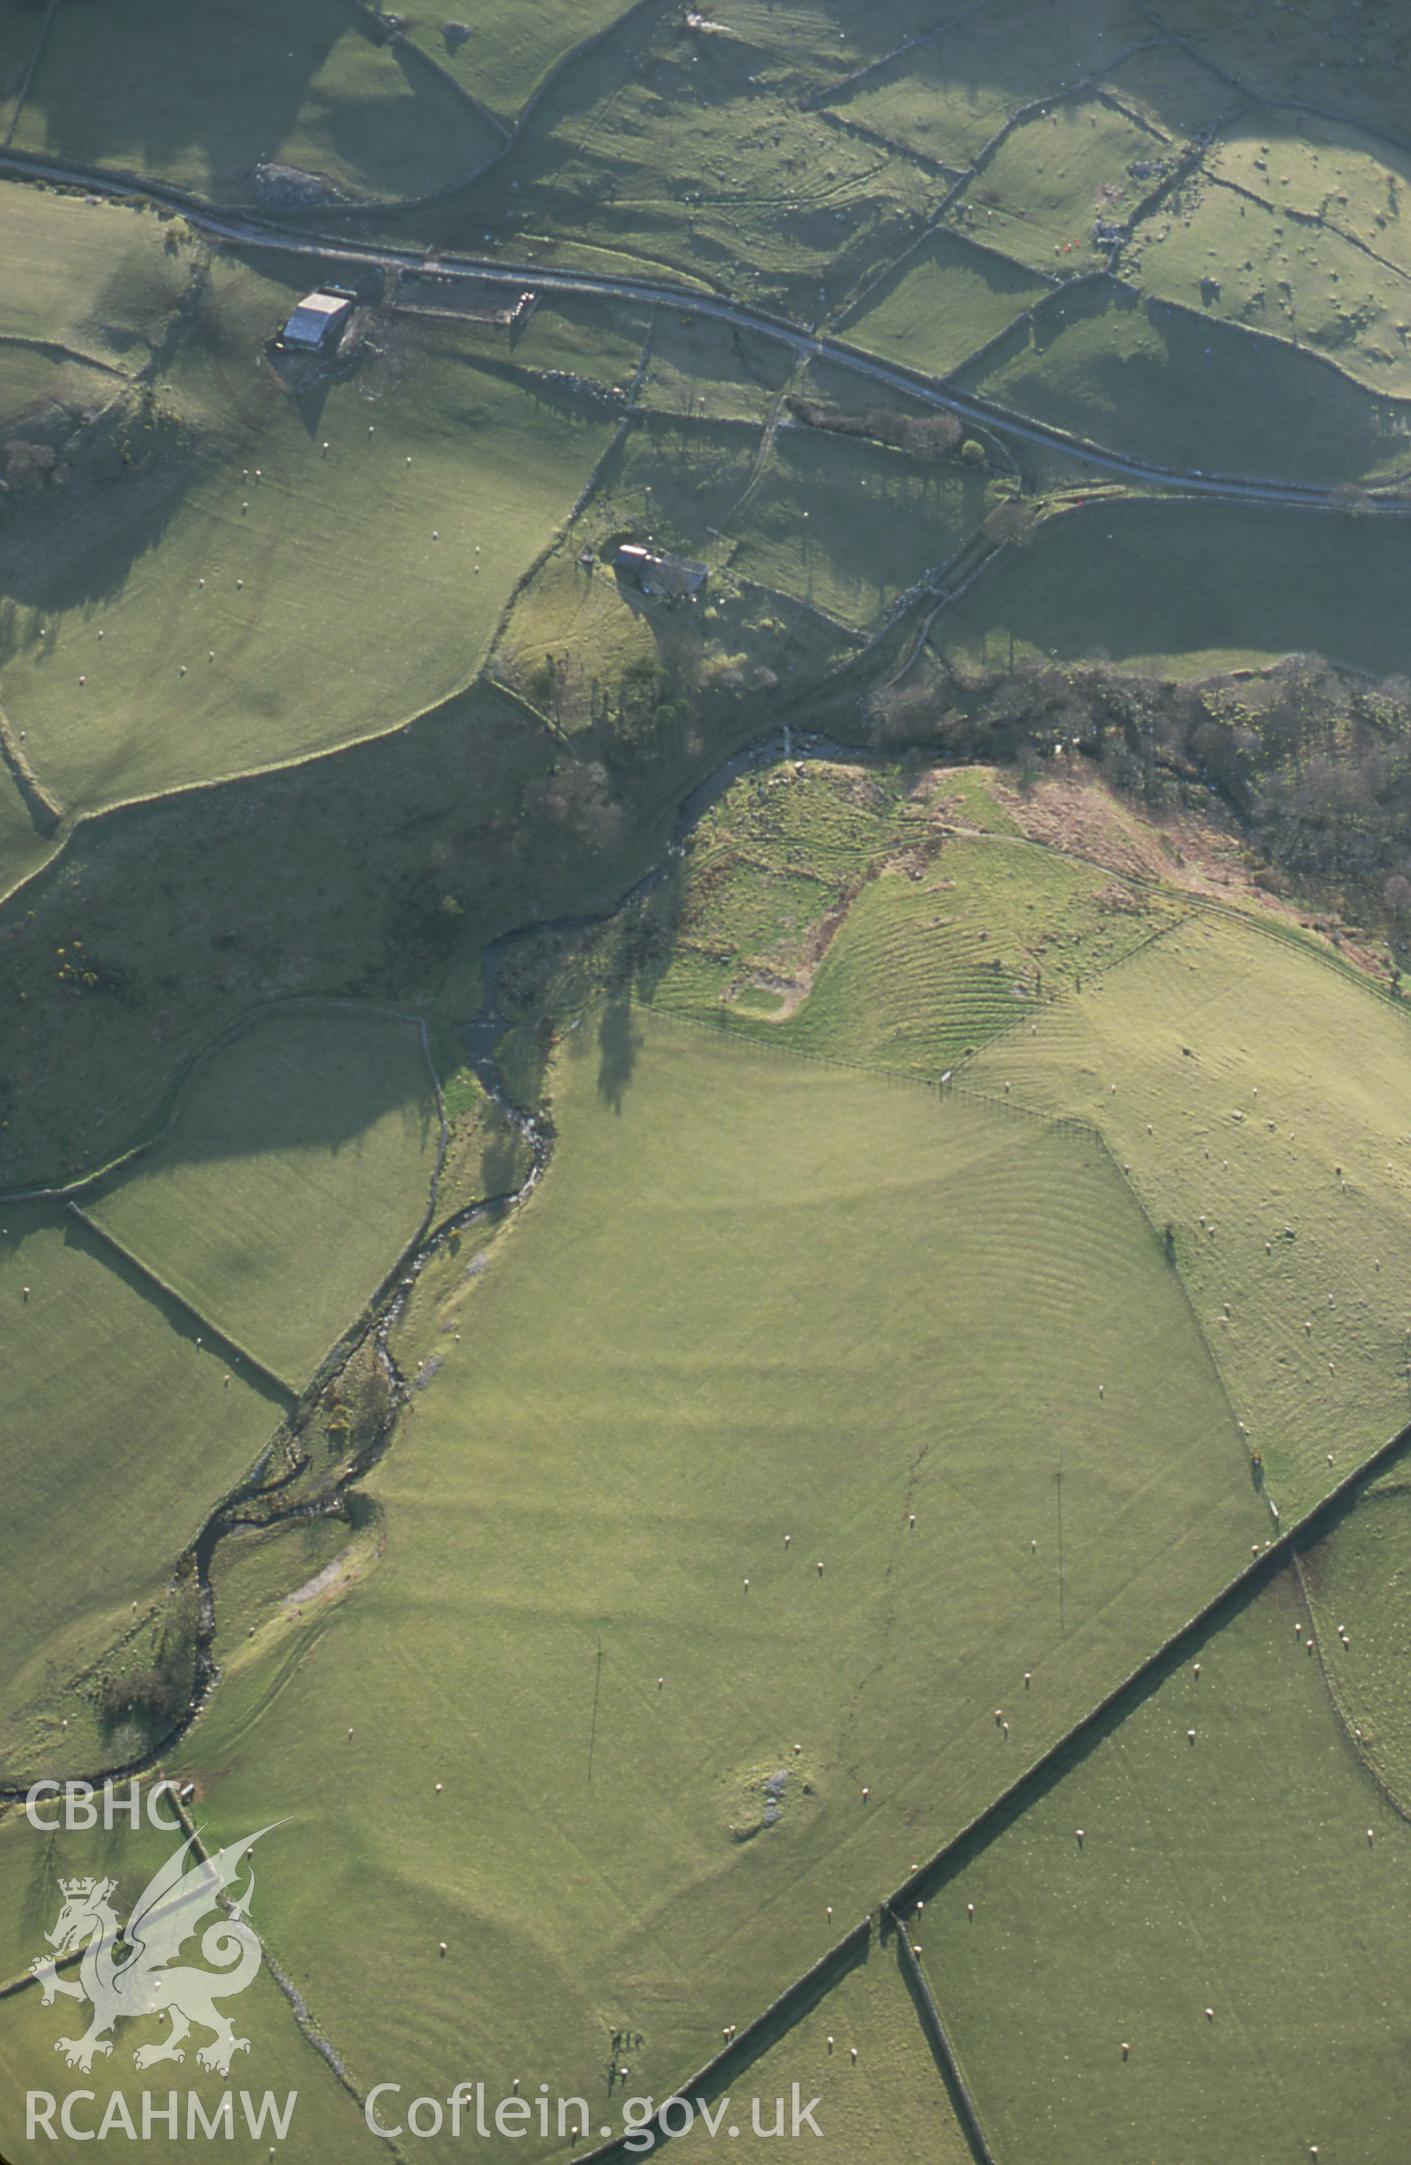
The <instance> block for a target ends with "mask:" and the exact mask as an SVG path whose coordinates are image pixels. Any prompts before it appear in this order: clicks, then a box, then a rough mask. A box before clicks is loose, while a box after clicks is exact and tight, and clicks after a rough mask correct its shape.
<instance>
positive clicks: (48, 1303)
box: [0, 1203, 284, 1782]
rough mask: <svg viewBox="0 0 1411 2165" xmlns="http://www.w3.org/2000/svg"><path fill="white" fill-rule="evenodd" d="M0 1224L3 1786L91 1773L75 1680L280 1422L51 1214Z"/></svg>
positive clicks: (209, 1350) (102, 1750)
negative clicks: (61, 1770)
mask: <svg viewBox="0 0 1411 2165" xmlns="http://www.w3.org/2000/svg"><path fill="white" fill-rule="evenodd" d="M0 1214H3V1217H4V1221H5V1223H4V1229H3V1232H0V1305H3V1309H4V1313H5V1325H4V1337H3V1346H4V1351H3V1356H0V1374H3V1379H4V1397H5V1423H4V1431H3V1442H0V1472H3V1479H4V1485H5V1493H6V1497H7V1508H6V1510H5V1513H4V1515H3V1519H0V1602H2V1603H3V1618H0V1622H2V1623H3V1638H4V1644H5V1649H6V1660H5V1673H4V1692H3V1700H0V1762H3V1776H0V1778H3V1779H4V1780H5V1781H6V1782H11V1781H15V1780H17V1779H24V1780H28V1779H30V1778H31V1777H32V1776H33V1775H34V1774H35V1773H37V1772H43V1771H46V1770H47V1768H48V1766H49V1765H51V1764H52V1763H53V1762H54V1760H55V1759H58V1760H60V1761H61V1762H64V1763H69V1764H72V1763H74V1762H75V1761H77V1762H79V1763H82V1764H85V1765H91V1764H93V1763H94V1762H95V1761H96V1760H98V1759H100V1758H101V1757H105V1756H107V1753H108V1751H109V1750H110V1745H109V1744H105V1742H104V1741H103V1740H101V1739H100V1737H99V1733H98V1726H97V1711H96V1708H95V1705H94V1703H93V1701H92V1698H91V1696H90V1694H89V1693H88V1692H87V1691H86V1690H85V1688H84V1682H85V1680H87V1681H88V1682H90V1683H91V1680H92V1675H93V1671H94V1667H95V1664H99V1663H101V1662H102V1660H103V1658H104V1657H105V1656H106V1655H107V1653H108V1650H109V1649H110V1648H111V1647H112V1646H113V1645H114V1644H115V1642H117V1641H118V1640H119V1639H120V1638H122V1637H123V1636H124V1635H125V1634H127V1633H129V1632H131V1631H133V1630H134V1629H136V1628H137V1627H138V1626H139V1625H140V1626H141V1627H142V1628H143V1629H145V1628H146V1626H147V1624H148V1622H149V1620H150V1618H151V1616H152V1615H153V1613H154V1612H155V1611H157V1610H159V1609H160V1608H161V1606H162V1604H163V1602H164V1600H165V1589H166V1584H167V1580H168V1578H169V1576H170V1573H171V1569H172V1566H173V1564H174V1563H175V1561H176V1558H177V1556H178V1554H179V1553H180V1551H181V1550H183V1549H184V1548H185V1547H186V1546H187V1544H188V1543H189V1542H190V1541H192V1540H193V1539H194V1538H195V1536H196V1534H197V1532H198V1531H199V1529H200V1526H201V1522H202V1520H203V1519H204V1518H205V1517H206V1514H207V1513H208V1512H209V1511H210V1510H211V1508H212V1507H213V1505H214V1504H215V1503H216V1502H217V1501H218V1500H219V1499H220V1497H221V1496H223V1495H224V1494H225V1493H226V1491H227V1490H228V1489H230V1488H232V1487H234V1485H235V1484H236V1482H237V1481H239V1480H240V1478H241V1477H242V1476H243V1475H244V1474H245V1473H246V1472H247V1471H248V1469H249V1468H250V1467H251V1466H252V1465H253V1464H254V1462H255V1460H256V1459H257V1458H258V1457H259V1455H260V1453H261V1451H262V1450H263V1449H264V1447H265V1445H266V1443H267V1442H268V1441H269V1438H270V1436H271V1434H272V1433H273V1431H274V1429H275V1428H276V1427H277V1425H278V1423H279V1420H280V1416H281V1414H282V1413H283V1411H284V1407H283V1404H282V1403H281V1401H280V1399H279V1398H278V1396H277V1394H274V1393H271V1392H270V1391H269V1390H268V1389H267V1388H265V1387H264V1386H263V1385H262V1384H261V1383H260V1382H259V1381H258V1379H256V1378H254V1377H252V1376H251V1375H250V1374H249V1372H248V1370H245V1369H242V1367H241V1364H239V1363H238V1362H237V1363H231V1362H230V1361H229V1360H227V1358H226V1357H225V1355H224V1354H223V1353H222V1352H221V1351H220V1350H219V1349H218V1348H216V1347H214V1346H212V1345H210V1344H207V1345H206V1346H204V1347H201V1346H198V1344H197V1342H196V1341H197V1337H198V1335H199V1326H198V1325H196V1324H194V1323H193V1322H192V1320H191V1318H190V1317H189V1316H187V1315H185V1314H183V1313H182V1312H181V1311H180V1310H179V1309H178V1308H177V1307H176V1304H175V1303H163V1302H162V1301H161V1300H160V1299H158V1298H156V1297H155V1296H154V1295H153V1293H152V1292H151V1290H150V1289H149V1288H148V1287H146V1286H145V1285H143V1284H142V1283H141V1282H140V1281H139V1280H138V1279H137V1278H136V1277H135V1276H134V1275H133V1274H131V1273H127V1272H124V1271H122V1270H121V1269H120V1268H119V1267H117V1266H115V1264H114V1263H113V1261H112V1260H111V1259H110V1258H109V1257H108V1256H107V1255H105V1253H104V1252H103V1250H102V1249H101V1248H100V1247H99V1246H98V1244H97V1243H96V1242H95V1241H94V1240H93V1238H92V1236H91V1235H89V1234H87V1233H86V1232H85V1231H84V1229H83V1228H82V1227H81V1226H80V1225H78V1224H76V1223H75V1222H74V1220H72V1219H71V1218H69V1217H67V1216H66V1215H65V1213H64V1212H63V1211H62V1210H60V1209H59V1208H57V1207H53V1206H43V1207H41V1206H37V1205H20V1204H16V1203H6V1204H4V1205H3V1206H0ZM26 1288H27V1289H28V1291H27V1292H26ZM41 1527H42V1529H43V1539H42V1540H40V1539H38V1538H37V1534H36V1529H38V1528H41ZM61 1724H66V1725H67V1727H66V1729H65V1728H63V1727H61ZM132 1741H133V1740H132V1739H130V1738H129V1739H127V1740H126V1743H127V1745H128V1747H129V1748H130V1746H131V1743H132ZM70 1755H72V1757H71V1756H70ZM118 1756H119V1757H121V1756H123V1753H122V1751H121V1750H119V1754H118Z"/></svg>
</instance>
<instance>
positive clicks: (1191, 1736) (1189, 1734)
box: [1186, 1729, 1195, 1744]
mask: <svg viewBox="0 0 1411 2165" xmlns="http://www.w3.org/2000/svg"><path fill="white" fill-rule="evenodd" d="M1186 1742H1187V1744H1194V1742H1195V1731H1194V1729H1187V1731H1186Z"/></svg>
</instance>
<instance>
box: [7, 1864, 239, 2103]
mask: <svg viewBox="0 0 1411 2165" xmlns="http://www.w3.org/2000/svg"><path fill="white" fill-rule="evenodd" d="M269 1831H270V1830H269V1828H268V1827H261V1828H260V1830H259V1833H258V1834H249V1835H247V1836H246V1837H245V1839H244V1840H243V1841H241V1842H232V1843H231V1844H230V1845H229V1846H228V1847H227V1848H225V1849H222V1850H218V1851H217V1852H216V1854H215V1855H214V1856H212V1857H201V1856H198V1857H197V1859H196V1862H195V1863H190V1862H189V1861H188V1860H189V1858H190V1854H191V1851H192V1849H193V1847H194V1844H195V1840H196V1837H195V1836H194V1835H190V1836H188V1837H187V1839H186V1841H185V1842H184V1843H183V1844H182V1846H181V1848H180V1849H178V1850H177V1851H176V1853H175V1854H174V1855H173V1856H171V1857H169V1858H168V1859H167V1861H166V1863H165V1864H164V1865H163V1866H162V1868H161V1870H160V1871H159V1872H157V1873H156V1874H155V1875H154V1876H153V1878H152V1879H151V1880H150V1881H149V1882H148V1884H147V1886H146V1887H145V1888H144V1889H143V1891H142V1893H141V1895H140V1896H139V1897H138V1899H137V1901H136V1902H135V1903H134V1905H133V1908H132V1913H131V1915H130V1916H129V1918H128V1920H127V1923H126V1924H125V1925H124V1926H122V1927H119V1924H118V1919H117V1914H116V1912H115V1911H114V1909H113V1906H112V1900H111V1897H112V1895H113V1894H114V1892H115V1891H116V1888H117V1881H116V1880H114V1879H61V1880H60V1882H59V1887H60V1891H61V1892H62V1894H63V1897H64V1903H63V1907H62V1909H61V1910H60V1911H59V1915H58V1918H57V1919H56V1921H55V1924H54V1929H53V1931H52V1932H46V1933H45V1935H44V1937H45V1938H46V1939H47V1940H48V1942H49V1945H50V1947H51V1948H52V1949H53V1950H54V1951H53V1954H52V1955H36V1957H35V1959H34V1961H33V1962H32V1963H31V1964H30V1969H31V1971H32V1972H33V1974H34V1975H35V1976H36V1977H37V1978H38V1979H39V1982H40V1985H41V1987H42V1989H43V1999H44V2005H45V2006H46V2007H52V2006H53V2004H54V2000H55V1997H56V1996H57V1995H59V1994H63V1995H64V1997H65V1998H68V1999H74V2000H87V2001H88V2003H89V2005H90V2006H91V2007H92V2009H93V2019H92V2021H91V2022H90V2023H89V2025H88V2029H87V2031H86V2032H85V2034H84V2035H83V2036H82V2037H77V2038H75V2037H61V2038H59V2039H58V2041H57V2042H56V2044H55V2047H54V2049H55V2051H56V2052H62V2053H63V2054H64V2055H65V2056H66V2057H67V2060H68V2063H69V2066H70V2067H77V2068H81V2069H82V2071H83V2073H84V2074H85V2075H86V2074H87V2073H88V2071H89V2069H90V2068H91V2067H92V2065H93V2061H94V2057H95V2055H97V2054H99V2053H109V2052H111V2051H112V2049H113V2045H112V2039H111V2037H110V2036H109V2032H110V2031H111V2029H112V2028H113V2025H114V2023H116V2022H119V2021H128V2020H132V2019H135V2018H136V2017H138V2016H143V2015H165V2016H166V2017H167V2019H168V2021H169V2022H170V2024H171V2028H170V2029H169V2030H168V2032H167V2034H166V2036H165V2037H164V2038H163V2039H161V2040H160V2041H159V2042H158V2043H156V2044H152V2045H139V2046H138V2047H137V2049H136V2051H135V2052H134V2053H133V2055H132V2057H133V2062H134V2064H135V2065H136V2066H138V2067H152V2066H155V2065H156V2063H157V2062H158V2061H160V2060H184V2059H185V2057H186V2054H185V2052H184V2050H183V2047H184V2045H185V2041H186V2039H187V2038H188V2037H189V2036H190V2034H191V2027H192V2024H193V2023H194V2024H195V2025H196V2027H197V2028H198V2029H201V2030H209V2031H210V2033H211V2038H210V2042H209V2043H208V2044H205V2045H202V2046H201V2047H200V2048H199V2050H198V2051H197V2054H196V2057H197V2059H198V2060H199V2061H200V2063H201V2065H202V2067H204V2068H207V2069H209V2070H210V2072H211V2073H213V2074H217V2075H228V2074H229V2073H230V2062H231V2059H232V2058H233V2056H234V2055H235V2054H236V2053H237V2052H248V2051H249V2049H250V2040H249V2038H248V2037H237V2036H236V2034H235V2031H234V2029H233V2028H232V2026H231V2024H230V2022H229V2020H228V2019H227V2017H226V2016H225V2015H223V2014H222V2013H221V2012H220V2009H219V2008H218V2007H217V2006H216V2004H215V2003H216V2001H217V2000H218V1999H222V2000H223V1999H229V1998H230V1996H231V1995H232V1994H233V1993H236V1992H243V1991H244V1990H245V1987H246V1986H247V1985H248V1984H249V1983H251V1981H252V1980H253V1978H254V1976H255V1974H256V1972H257V1971H258V1969H259V1966H260V1943H259V1941H258V1939H256V1937H255V1935H254V1933H253V1932H252V1931H251V1929H250V1926H249V1925H248V1924H247V1923H246V1921H245V1920H246V1916H247V1913H248V1911H249V1907H250V1897H251V1895H252V1894H253V1892H254V1887H255V1874H254V1870H253V1867H247V1876H246V1880H245V1884H244V1886H243V1887H242V1888H241V1889H240V1890H239V1892H238V1894H237V1895H236V1896H235V1898H234V1900H233V1901H232V1902H231V1903H230V1904H229V1905H228V1908H224V1909H223V1908H222V1907H221V1905H220V1901H219V1898H220V1896H221V1895H223V1894H224V1892H225V1890H226V1888H228V1887H229V1886H231V1885H232V1884H233V1882H234V1880H235V1876H236V1874H237V1872H238V1871H239V1869H240V1866H241V1863H242V1861H243V1860H244V1859H245V1858H246V1857H247V1856H248V1854H249V1852H250V1850H251V1849H252V1848H253V1847H254V1845H255V1843H256V1842H258V1841H259V1839H260V1835H263V1834H268V1833H269ZM207 1918H209V1919H210V1920H211V1921H210V1923H209V1924H207V1923H206V1920H207ZM203 1925H205V1930H204V1931H202V1930H201V1927H202V1926H203ZM197 1932H200V1933H201V1945H200V1951H201V1955H202V1957H203V1958H204V1960H205V1961H207V1962H209V1963H212V1964H213V1965H215V1967H214V1968H212V1969H196V1968H189V1967H187V1966H185V1965H178V1964H177V1956H178V1955H179V1954H180V1953H181V1952H182V1950H183V1948H184V1947H185V1945H186V1942H187V1941H188V1940H189V1939H192V1938H193V1937H194V1936H195V1935H196V1933H197ZM79 1948H81V1949H82V1954H81V1956H80V1959H79V1968H78V1977H79V1981H78V1983H77V1984H70V1983H69V1982H68V1980H67V1979H66V1978H63V1977H61V1976H60V1975H59V1973H58V1969H57V1966H56V1964H57V1963H58V1962H60V1961H62V1960H63V1959H64V1957H65V1956H66V1955H72V1954H73V1953H74V1951H75V1950H76V1949H79ZM120 1948H121V1949H122V1950H123V1952H122V1953H121V1955H120V1954H119V1949H120Z"/></svg>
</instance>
